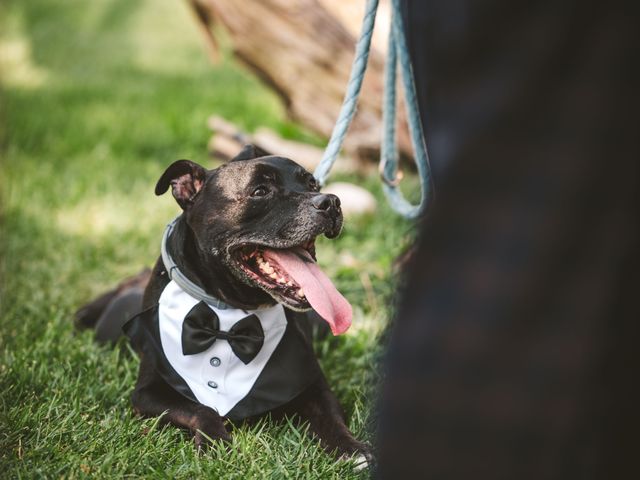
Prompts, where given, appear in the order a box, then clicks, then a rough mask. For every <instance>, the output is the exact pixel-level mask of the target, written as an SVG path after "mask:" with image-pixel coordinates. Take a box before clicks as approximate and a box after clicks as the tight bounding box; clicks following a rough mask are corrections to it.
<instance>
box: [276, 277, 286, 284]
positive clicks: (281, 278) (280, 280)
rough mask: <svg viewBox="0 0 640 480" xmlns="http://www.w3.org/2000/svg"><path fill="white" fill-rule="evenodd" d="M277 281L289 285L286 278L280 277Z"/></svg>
mask: <svg viewBox="0 0 640 480" xmlns="http://www.w3.org/2000/svg"><path fill="white" fill-rule="evenodd" d="M277 280H278V283H287V280H286V279H285V278H284V277H280V278H278V279H277Z"/></svg>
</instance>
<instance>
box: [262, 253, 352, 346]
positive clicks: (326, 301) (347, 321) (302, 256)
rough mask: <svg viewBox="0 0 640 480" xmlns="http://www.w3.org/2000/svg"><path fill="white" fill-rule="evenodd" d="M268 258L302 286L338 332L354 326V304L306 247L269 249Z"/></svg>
mask: <svg viewBox="0 0 640 480" xmlns="http://www.w3.org/2000/svg"><path fill="white" fill-rule="evenodd" d="M263 256H264V258H265V259H266V260H267V261H270V260H273V261H274V262H275V263H277V264H278V265H279V266H280V268H282V269H283V270H284V271H285V272H287V274H288V275H289V276H290V277H291V278H293V279H294V280H295V282H296V283H297V284H298V285H300V286H301V287H302V289H303V290H304V295H305V297H307V301H308V302H309V304H310V305H311V306H312V307H313V309H314V310H315V311H316V312H318V315H320V316H321V317H322V318H324V319H325V320H326V321H327V323H329V326H330V327H331V331H332V332H333V334H334V335H340V334H341V333H344V332H346V331H347V329H348V328H349V326H351V316H352V311H351V305H350V304H349V302H348V301H347V300H346V299H345V298H344V297H343V296H342V295H341V294H340V292H339V291H338V290H336V287H334V286H333V283H331V280H329V278H328V277H327V276H326V275H325V274H324V272H323V271H322V270H320V267H318V264H317V263H316V262H314V261H313V259H312V258H311V255H310V254H309V252H307V251H306V250H305V249H303V248H292V249H289V250H265V252H264V254H263Z"/></svg>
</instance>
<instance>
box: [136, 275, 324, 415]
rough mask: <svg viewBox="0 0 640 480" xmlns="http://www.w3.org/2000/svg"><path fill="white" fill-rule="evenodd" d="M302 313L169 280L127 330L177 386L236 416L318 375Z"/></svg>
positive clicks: (261, 408) (280, 399)
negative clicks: (207, 296) (224, 298)
mask: <svg viewBox="0 0 640 480" xmlns="http://www.w3.org/2000/svg"><path fill="white" fill-rule="evenodd" d="M296 317H302V318H296ZM301 320H302V321H304V317H303V315H299V314H295V312H292V311H290V310H287V309H285V308H284V307H283V306H282V305H280V304H276V305H274V306H272V307H267V308H263V309H259V310H241V309H236V308H233V307H226V308H221V305H220V304H218V305H213V304H211V303H208V302H206V301H203V300H198V299H197V298H194V297H193V296H191V295H190V294H188V293H187V292H185V291H184V290H182V289H181V287H180V286H178V284H177V283H176V282H175V281H173V280H172V281H170V282H169V283H168V284H167V286H166V287H165V289H164V290H163V292H162V294H161V296H160V299H159V301H158V304H157V305H155V306H154V307H152V308H149V309H147V310H145V311H143V312H141V313H140V314H138V315H136V316H135V317H133V318H132V319H131V320H129V322H128V323H127V324H126V325H125V326H124V331H125V333H126V334H127V336H128V337H129V338H130V340H131V344H132V345H133V347H134V348H135V349H136V350H137V351H139V352H141V353H142V354H143V355H144V356H145V357H147V356H148V357H149V358H150V359H151V360H152V362H153V366H154V368H155V370H156V371H157V373H158V374H159V375H160V376H161V377H162V378H163V379H164V381H165V382H167V384H169V385H170V386H171V387H172V388H173V389H174V390H176V391H177V392H179V393H180V394H182V395H183V396H185V397H186V398H188V399H190V400H193V401H195V402H199V403H201V404H203V405H206V406H208V407H211V408H213V409H214V410H216V411H217V412H218V414H219V415H221V416H223V417H227V418H229V419H231V420H233V421H239V420H242V419H245V418H248V417H252V416H255V415H259V414H262V413H265V412H267V411H270V410H273V409H275V408H277V407H279V406H282V405H284V404H286V403H288V402H289V401H291V400H293V399H294V398H295V397H296V396H297V395H299V394H300V393H302V392H303V391H304V390H305V389H306V388H307V387H308V386H309V385H311V384H312V383H314V382H315V381H316V380H317V378H318V376H319V375H320V367H319V365H318V362H317V360H316V357H315V354H314V352H313V348H312V345H311V342H310V341H309V337H308V336H306V335H305V334H304V333H303V331H302V329H301V326H302V325H301V324H300V323H301Z"/></svg>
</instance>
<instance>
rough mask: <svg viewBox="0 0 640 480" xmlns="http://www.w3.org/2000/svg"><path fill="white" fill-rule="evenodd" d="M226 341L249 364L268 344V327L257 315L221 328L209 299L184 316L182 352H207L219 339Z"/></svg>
mask: <svg viewBox="0 0 640 480" xmlns="http://www.w3.org/2000/svg"><path fill="white" fill-rule="evenodd" d="M219 338H220V339H222V340H226V341H227V342H229V345H230V346H231V350H233V353H235V354H236V356H237V357H238V358H239V359H240V360H242V362H243V363H244V364H245V365H246V364H247V363H249V362H250V361H251V360H253V359H254V358H255V356H256V355H257V354H258V352H259V351H260V349H261V348H262V344H263V343H264V330H262V325H260V319H258V317H257V316H256V315H255V314H252V315H249V316H248V317H244V318H243V319H242V320H239V321H238V322H236V323H235V324H234V325H233V327H231V328H230V329H229V331H228V332H223V331H221V330H220V320H219V319H218V315H217V314H216V312H214V311H213V310H212V309H211V308H209V306H208V305H207V304H206V303H205V302H199V303H198V304H196V306H195V307H193V308H192V309H191V310H190V311H189V313H187V316H186V317H184V323H183V325H182V353H183V354H184V355H193V354H196V353H200V352H204V351H205V350H206V349H207V348H209V347H210V346H211V345H213V343H214V342H215V341H216V340H217V339H219Z"/></svg>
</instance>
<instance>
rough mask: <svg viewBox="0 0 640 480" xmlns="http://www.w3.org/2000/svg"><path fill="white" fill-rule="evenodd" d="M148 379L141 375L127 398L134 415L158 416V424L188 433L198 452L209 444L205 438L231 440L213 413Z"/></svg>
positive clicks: (222, 420)
mask: <svg viewBox="0 0 640 480" xmlns="http://www.w3.org/2000/svg"><path fill="white" fill-rule="evenodd" d="M141 370H142V365H141ZM150 377H151V376H146V375H142V374H141V375H140V377H139V379H138V384H137V385H136V388H135V390H134V392H133V394H132V395H131V402H132V403H133V408H134V409H135V411H136V412H137V413H138V414H140V415H142V416H145V417H157V416H160V415H162V419H161V421H162V423H171V424H173V425H176V426H178V427H180V428H186V429H188V430H189V431H190V432H191V433H192V434H193V436H194V440H195V443H196V446H197V447H198V448H201V447H204V446H205V445H207V444H208V443H209V441H208V439H207V437H209V438H210V439H211V440H223V441H230V440H231V435H230V434H229V432H228V431H227V429H226V428H225V426H224V419H223V418H222V417H221V416H220V415H218V413H217V412H216V411H215V410H213V409H212V408H209V407H207V406H205V405H202V404H200V403H196V402H193V401H191V400H188V399H186V398H184V397H183V396H182V395H180V394H179V393H177V392H176V391H175V390H173V389H172V388H171V387H169V386H168V385H167V384H166V383H165V382H164V381H163V380H162V379H161V378H159V377H155V376H153V377H151V378H150Z"/></svg>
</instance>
